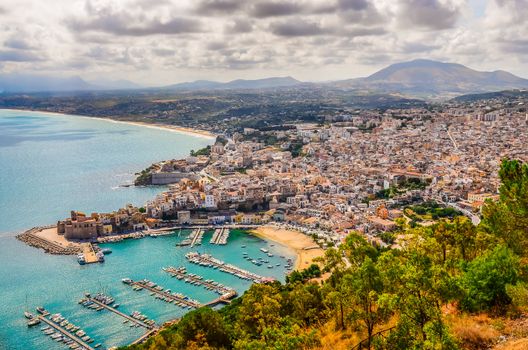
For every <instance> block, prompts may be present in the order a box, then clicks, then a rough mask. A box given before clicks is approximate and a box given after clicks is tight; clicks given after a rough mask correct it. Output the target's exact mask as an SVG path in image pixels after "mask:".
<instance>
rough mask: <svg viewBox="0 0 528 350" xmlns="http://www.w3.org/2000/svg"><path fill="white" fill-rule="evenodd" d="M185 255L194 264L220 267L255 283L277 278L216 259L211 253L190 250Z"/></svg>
mask: <svg viewBox="0 0 528 350" xmlns="http://www.w3.org/2000/svg"><path fill="white" fill-rule="evenodd" d="M185 257H186V258H187V260H189V262H191V263H193V264H196V265H200V266H205V267H212V268H214V269H218V271H222V272H225V273H229V274H231V275H233V276H236V277H239V278H242V279H245V280H248V281H253V282H255V283H262V282H268V281H273V280H275V279H274V278H270V277H263V276H259V275H257V274H255V273H253V272H249V271H246V270H244V269H241V268H240V267H237V266H234V265H231V264H227V263H225V262H223V261H222V260H219V259H216V258H214V257H213V256H211V255H209V254H200V253H197V252H190V253H187V254H186V255H185Z"/></svg>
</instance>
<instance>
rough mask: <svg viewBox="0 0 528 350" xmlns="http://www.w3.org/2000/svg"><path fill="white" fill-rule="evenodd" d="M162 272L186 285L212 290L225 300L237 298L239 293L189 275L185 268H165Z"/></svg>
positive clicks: (216, 283)
mask: <svg viewBox="0 0 528 350" xmlns="http://www.w3.org/2000/svg"><path fill="white" fill-rule="evenodd" d="M162 270H163V271H165V272H167V273H168V274H170V275H171V276H172V277H176V278H178V279H179V280H183V281H184V282H186V283H191V284H193V285H197V286H202V287H204V288H206V289H208V290H212V291H214V292H216V293H218V294H220V295H221V296H223V297H224V299H232V298H234V297H236V296H237V292H236V291H235V290H234V289H233V288H230V287H226V286H224V285H223V284H220V283H218V282H215V281H213V280H204V279H203V277H202V276H198V275H195V274H189V273H187V272H186V270H185V268H184V267H180V268H176V267H173V266H169V267H164V268H163V269H162Z"/></svg>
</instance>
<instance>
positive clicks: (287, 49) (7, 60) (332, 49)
mask: <svg viewBox="0 0 528 350" xmlns="http://www.w3.org/2000/svg"><path fill="white" fill-rule="evenodd" d="M526 10H528V0H511V1H505V0H482V1H479V0H469V1H464V0H407V1H405V0H398V1H388V0H335V1H320V0H312V1H307V0H290V1H275V0H258V1H251V2H247V1H242V0H197V1H183V0H182V1H175V0H163V1H157V2H155V3H151V2H149V1H146V0H122V1H112V2H109V1H92V0H82V1H62V0H60V1H54V2H53V3H52V4H51V3H49V2H47V3H44V2H39V1H36V0H22V1H14V0H6V1H4V2H3V3H2V4H1V5H0V19H1V21H2V27H3V30H2V32H1V33H0V43H1V45H2V47H0V74H6V73H19V74H22V73H23V74H39V75H48V76H49V75H52V76H63V77H64V76H80V77H81V78H83V79H85V80H87V81H98V80H100V79H110V80H120V79H126V80H130V81H133V82H135V83H138V84H141V85H144V86H161V85H165V84H172V83H179V82H187V81H194V80H214V81H222V82H225V81H231V80H234V79H260V78H266V77H274V76H291V77H294V78H295V79H298V80H301V81H314V82H317V81H329V80H340V79H349V78H357V77H364V76H367V75H369V74H372V73H374V72H375V71H377V70H379V69H381V68H384V67H386V66H387V65H390V64H393V63H397V62H401V61H408V60H413V59H417V58H426V59H433V60H439V61H442V62H452V63H460V64H464V65H466V66H468V67H470V68H472V69H476V70H481V71H494V70H506V71H508V72H511V73H513V74H516V75H518V76H521V77H526V74H525V73H524V72H526V68H528V67H527V66H528V64H527V60H526V56H527V55H528V49H527V46H528V45H526V39H524V33H526V32H528V28H527V26H528V24H527V23H526V21H524V20H523V18H522V14H523V13H524V12H525V11H526ZM505 38H507V39H505Z"/></svg>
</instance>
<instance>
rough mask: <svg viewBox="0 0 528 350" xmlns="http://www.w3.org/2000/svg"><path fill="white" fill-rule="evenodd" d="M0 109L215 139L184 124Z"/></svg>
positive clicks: (211, 135)
mask: <svg viewBox="0 0 528 350" xmlns="http://www.w3.org/2000/svg"><path fill="white" fill-rule="evenodd" d="M0 110H4V111H11V112H37V113H42V114H48V115H55V116H72V117H78V118H90V119H95V120H102V121H106V122H109V123H122V124H128V125H135V126H141V127H147V128H153V129H160V130H165V131H171V132H176V133H180V134H185V135H190V136H195V137H203V138H207V139H215V138H216V135H215V134H213V133H211V132H209V131H206V130H200V129H192V128H187V127H184V126H177V125H167V124H160V123H147V122H139V121H126V120H116V119H113V118H112V117H107V118H103V117H92V116H89V115H80V114H68V113H60V112H50V111H41V110H38V109H16V108H0Z"/></svg>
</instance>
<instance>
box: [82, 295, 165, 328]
mask: <svg viewBox="0 0 528 350" xmlns="http://www.w3.org/2000/svg"><path fill="white" fill-rule="evenodd" d="M86 301H89V302H91V303H92V304H95V305H97V306H98V307H101V308H103V309H106V310H108V311H110V312H113V313H114V314H116V315H118V316H120V317H122V318H124V319H125V320H127V321H129V322H130V323H131V324H135V325H138V326H139V327H143V328H146V329H148V330H152V329H156V328H157V327H156V324H155V323H154V322H145V321H144V320H140V319H137V318H135V317H133V316H129V315H127V314H125V313H122V312H121V311H119V310H117V309H116V308H115V307H112V306H110V305H109V304H105V303H104V302H101V301H99V300H97V299H95V298H92V297H91V296H90V294H88V293H87V294H86V298H84V299H81V301H80V303H81V304H84V303H85V302H86Z"/></svg>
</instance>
